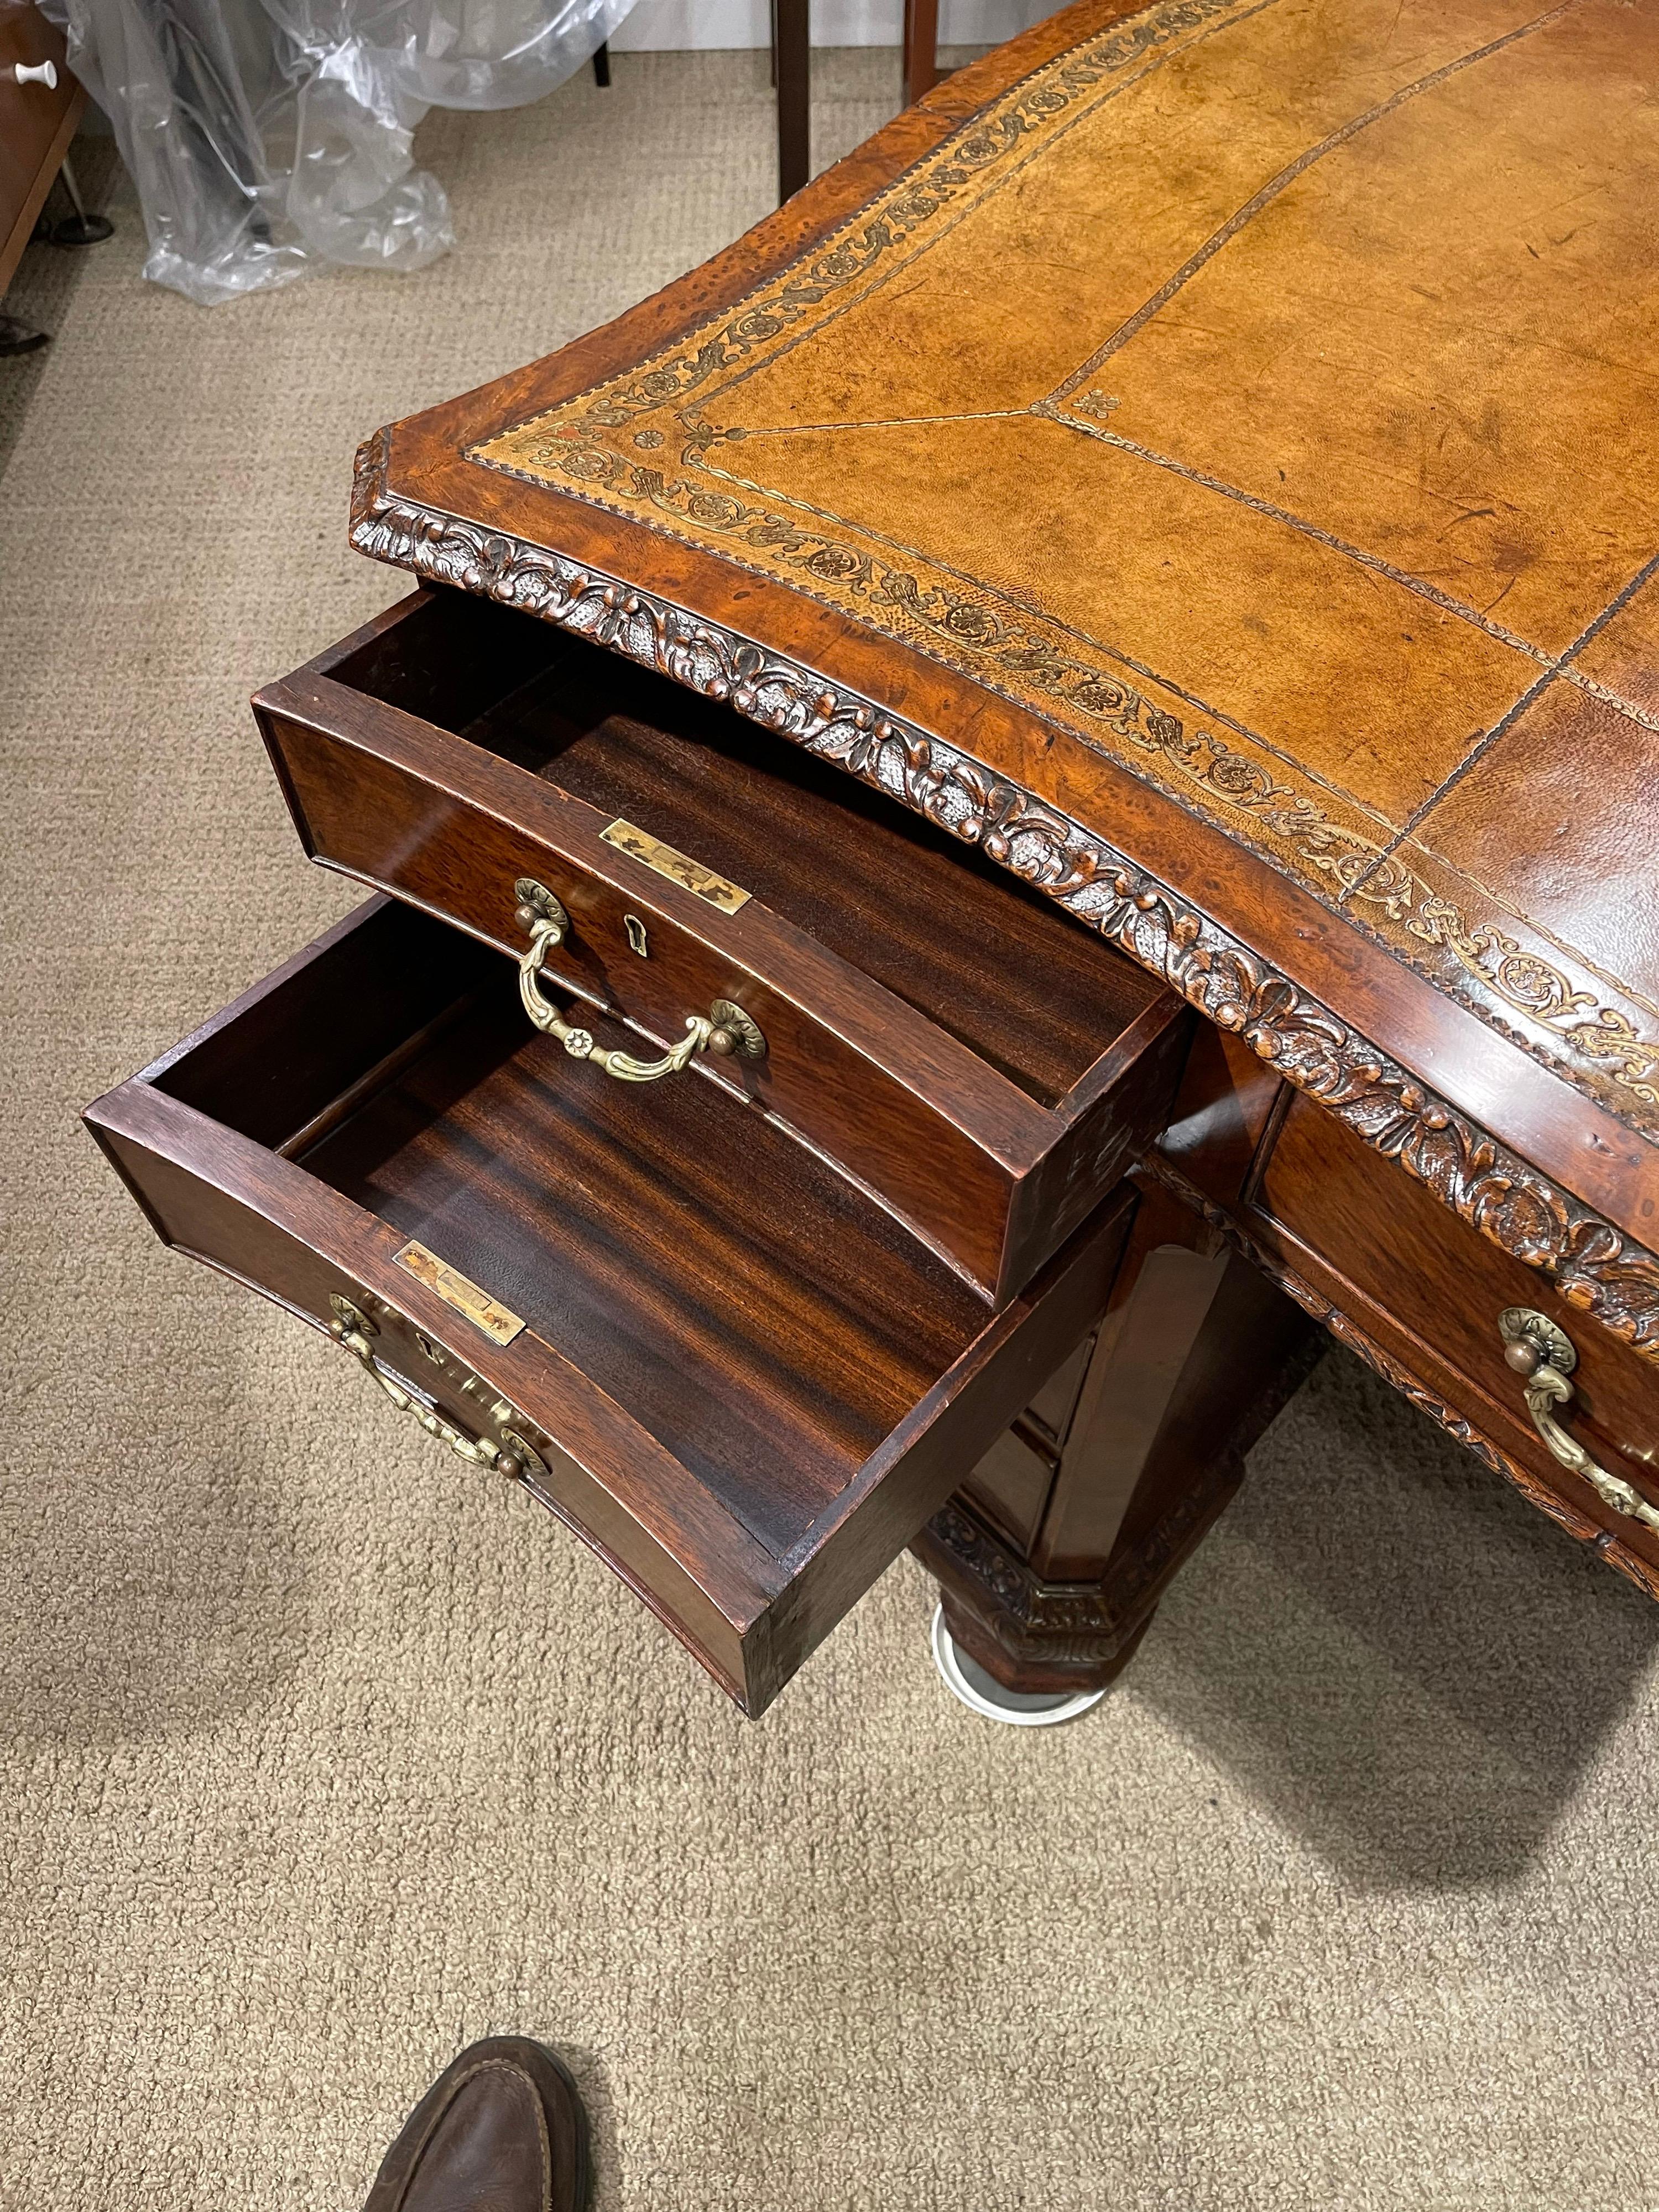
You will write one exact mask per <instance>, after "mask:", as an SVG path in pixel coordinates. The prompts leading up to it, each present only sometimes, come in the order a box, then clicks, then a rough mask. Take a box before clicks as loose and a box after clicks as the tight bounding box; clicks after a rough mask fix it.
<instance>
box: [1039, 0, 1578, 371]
mask: <svg viewBox="0 0 1659 2212" xmlns="http://www.w3.org/2000/svg"><path fill="white" fill-rule="evenodd" d="M1578 5H1579V0H1560V4H1559V6H1557V7H1554V8H1551V9H1547V10H1546V12H1545V13H1544V14H1543V15H1535V16H1534V18H1533V20H1532V21H1531V22H1529V23H1521V24H1517V25H1516V28H1515V29H1514V30H1512V31H1505V32H1504V35H1503V36H1502V37H1501V38H1498V39H1493V40H1490V41H1489V42H1488V43H1487V44H1486V46H1476V47H1474V48H1473V49H1472V50H1471V51H1470V52H1468V53H1467V54H1461V55H1459V56H1458V57H1457V58H1456V59H1455V61H1449V62H1446V63H1443V64H1442V65H1441V67H1440V68H1439V69H1437V70H1430V72H1429V74H1428V76H1424V77H1419V78H1418V80H1417V82H1415V83H1414V84H1407V85H1401V88H1400V89H1399V90H1398V91H1397V92H1394V93H1390V94H1389V97H1388V99H1386V100H1383V101H1381V102H1379V104H1378V105H1377V106H1375V107H1372V108H1369V109H1368V110H1367V111H1366V112H1365V113H1364V115H1356V116H1353V117H1352V118H1350V119H1349V121H1347V122H1346V123H1345V124H1343V125H1341V126H1340V129H1338V130H1336V131H1332V132H1331V133H1330V135H1329V136H1328V137H1325V138H1322V139H1321V141H1320V142H1319V143H1318V145H1316V146H1309V147H1307V148H1305V149H1304V150H1303V152H1301V153H1300V154H1298V155H1297V157H1296V159H1295V161H1291V162H1288V163H1287V164H1286V165H1285V167H1284V168H1282V169H1281V170H1280V171H1279V174H1278V175H1277V176H1276V177H1270V178H1269V179H1268V180H1267V183H1266V184H1265V185H1262V186H1261V188H1260V190H1259V191H1255V192H1254V193H1252V194H1251V196H1250V197H1249V199H1248V200H1246V201H1245V203H1244V204H1243V207H1241V208H1239V209H1237V210H1236V211H1235V212H1234V213H1233V214H1232V215H1231V216H1229V217H1228V218H1227V220H1226V222H1224V223H1223V224H1222V226H1221V228H1219V229H1218V230H1216V231H1213V232H1212V234H1210V236H1209V237H1208V238H1207V239H1206V240H1205V241H1204V243H1203V245H1202V246H1200V248H1199V249H1198V251H1197V252H1196V253H1194V254H1190V255H1189V256H1188V258H1187V259H1186V260H1185V261H1184V262H1183V263H1182V265H1181V267H1180V268H1179V269H1177V270H1176V272H1175V274H1174V275H1173V276H1169V277H1166V278H1165V280H1164V283H1162V284H1161V285H1159V287H1158V290H1157V291H1156V292H1154V293H1153V294H1152V297H1151V299H1150V300H1147V301H1144V302H1143V304H1142V305H1141V306H1140V307H1137V308H1136V310H1135V312H1134V313H1133V315H1131V316H1130V317H1129V318H1128V319H1127V321H1125V322H1122V323H1120V324H1119V325H1118V327H1117V328H1116V330H1115V331H1113V333H1112V335H1111V336H1110V337H1109V338H1108V339H1107V340H1106V342H1105V343H1104V344H1103V345H1102V346H1101V347H1099V348H1098V349H1097V351H1096V352H1094V353H1092V354H1091V356H1089V358H1088V360H1087V361H1085V362H1084V364H1083V366H1082V368H1079V369H1077V370H1074V371H1073V374H1072V375H1071V376H1069V377H1068V378H1067V379H1066V382H1065V383H1064V384H1061V385H1059V386H1056V387H1055V389H1054V392H1053V393H1052V394H1051V395H1050V398H1052V399H1054V400H1060V399H1066V398H1070V397H1071V395H1072V393H1073V392H1075V391H1076V390H1077V389H1078V387H1079V385H1080V384H1082V383H1084V382H1085V380H1087V379H1088V378H1090V377H1091V376H1093V375H1094V374H1095V373H1096V371H1097V369H1098V368H1099V367H1100V365H1101V363H1102V362H1105V361H1109V360H1110V359H1111V357H1112V356H1113V355H1114V354H1115V353H1116V352H1117V351H1118V350H1119V349H1120V348H1121V347H1122V346H1125V345H1127V343H1128V342H1129V340H1130V339H1131V338H1132V337H1135V336H1137V335H1138V334H1139V331H1142V330H1144V329H1145V328H1146V325H1147V324H1148V323H1149V322H1151V321H1152V319H1153V317H1154V316H1155V315H1158V314H1159V313H1162V311H1163V309H1164V308H1165V307H1168V305H1169V303H1170V301H1171V300H1172V299H1173V298H1174V297H1175V295H1176V293H1177V292H1179V291H1180V290H1181V289H1182V287H1183V286H1184V285H1185V284H1187V283H1189V282H1190V281H1191V279H1192V278H1193V277H1194V276H1197V274H1198V272H1199V270H1200V269H1202V268H1204V267H1205V266H1206V264H1208V263H1209V262H1211V261H1212V260H1213V259H1214V258H1215V257H1216V255H1217V254H1218V253H1219V252H1220V251H1221V250H1222V248H1223V247H1224V246H1227V245H1229V244H1230V243H1231V241H1232V240H1233V239H1235V238H1237V235H1238V234H1239V232H1240V231H1241V230H1243V229H1244V228H1246V227H1247V226H1248V225H1249V223H1251V222H1254V221H1255V217H1256V216H1258V215H1260V214H1261V210H1263V209H1264V208H1266V207H1267V206H1269V205H1271V204H1272V203H1273V201H1274V200H1276V199H1277V198H1278V197H1279V195H1280V194H1281V193H1282V192H1285V191H1288V190H1289V189H1290V187H1291V185H1293V184H1294V183H1295V182H1296V181H1297V178H1298V177H1301V176H1303V175H1304V174H1305V173H1306V172H1307V171H1308V170H1309V169H1310V168H1312V167H1313V166H1314V164H1315V162H1316V161H1322V160H1323V159H1324V157H1325V155H1327V154H1332V153H1334V152H1335V151H1336V149H1338V148H1339V147H1340V146H1344V145H1346V143H1347V142H1348V141H1349V139H1351V138H1354V137H1358V135H1359V133H1360V132H1361V131H1364V130H1368V129H1369V128H1370V125H1372V124H1373V123H1380V122H1381V121H1382V120H1383V117H1384V116H1386V115H1391V114H1392V113H1393V112H1395V109H1396V108H1400V107H1403V106H1406V104H1407V102H1408V101H1409V100H1415V99H1416V98H1417V96H1418V94H1419V93H1424V92H1428V91H1431V90H1432V89H1433V88H1434V87H1435V86H1437V85H1439V84H1443V83H1444V82H1446V80H1447V79H1448V78H1449V77H1453V76H1457V75H1458V73H1459V72H1460V71H1461V70H1466V69H1468V68H1470V67H1472V66H1473V64H1475V63H1476V62H1483V61H1486V60H1488V59H1490V58H1491V57H1492V55H1493V54H1497V53H1501V52H1503V50H1504V47H1506V46H1514V45H1515V44H1516V40H1521V39H1526V38H1530V37H1531V35H1532V33H1534V31H1541V30H1543V29H1544V28H1545V27H1547V25H1549V24H1551V23H1553V22H1555V21H1558V19H1559V17H1561V16H1563V15H1570V14H1571V11H1572V10H1573V9H1575V8H1577V6H1578Z"/></svg>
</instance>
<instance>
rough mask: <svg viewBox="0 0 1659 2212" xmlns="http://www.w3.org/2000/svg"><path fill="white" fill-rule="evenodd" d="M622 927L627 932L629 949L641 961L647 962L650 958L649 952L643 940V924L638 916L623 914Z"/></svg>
mask: <svg viewBox="0 0 1659 2212" xmlns="http://www.w3.org/2000/svg"><path fill="white" fill-rule="evenodd" d="M623 928H624V929H625V930H626V931H627V932H628V942H629V946H630V947H631V949H632V950H633V951H635V952H637V953H638V954H639V956H640V957H641V960H648V959H649V958H650V957H651V952H650V948H649V946H648V945H647V943H646V940H645V924H644V923H643V922H642V921H641V920H640V918H639V916H638V915H636V914H625V915H623Z"/></svg>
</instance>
